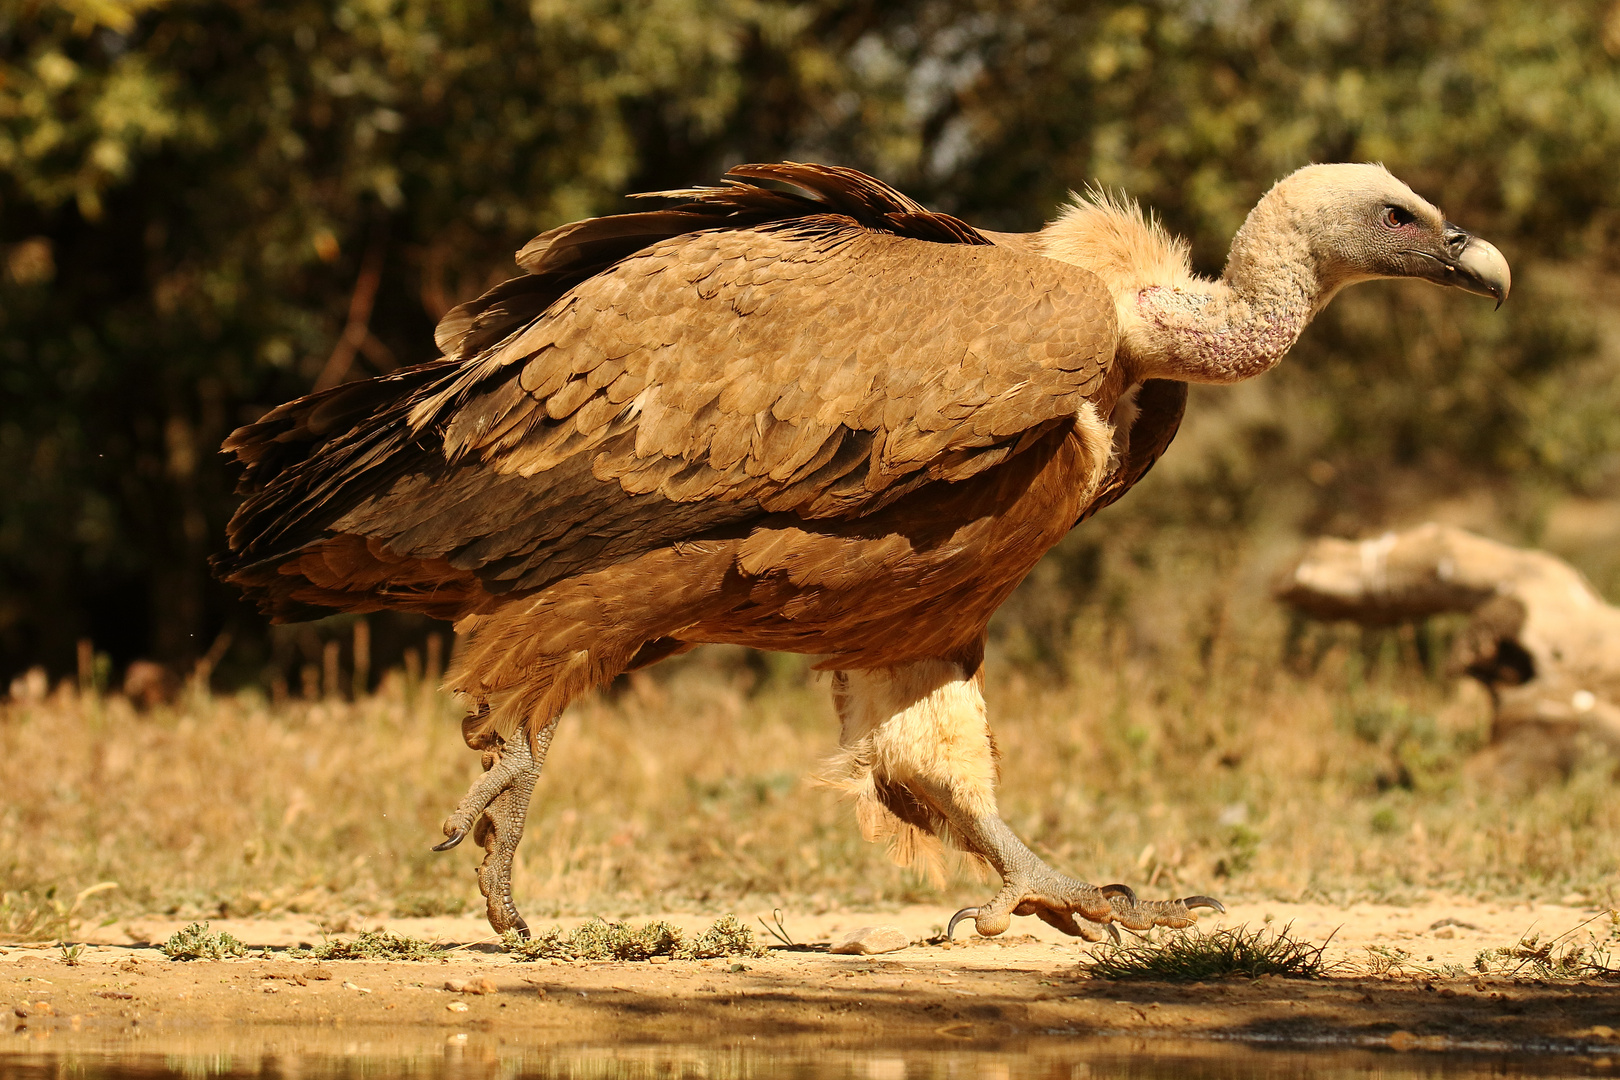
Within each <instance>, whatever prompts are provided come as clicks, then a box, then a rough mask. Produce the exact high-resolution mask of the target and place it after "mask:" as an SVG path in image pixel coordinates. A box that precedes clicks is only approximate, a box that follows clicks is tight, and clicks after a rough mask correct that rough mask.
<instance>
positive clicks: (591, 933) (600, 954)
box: [501, 915, 765, 960]
mask: <svg viewBox="0 0 1620 1080" xmlns="http://www.w3.org/2000/svg"><path fill="white" fill-rule="evenodd" d="M501 942H502V944H504V945H505V946H506V951H507V952H510V953H514V954H516V955H517V957H518V958H519V959H521V960H650V959H652V958H653V957H655V956H668V957H670V958H671V959H675V960H707V959H712V958H716V957H721V956H763V955H764V953H765V950H764V949H762V948H760V946H759V945H758V944H757V943H756V942H755V941H754V932H753V931H752V930H750V929H749V928H748V927H746V926H744V925H743V924H742V922H741V921H739V920H738V919H737V917H736V916H735V915H724V916H721V917H720V919H718V920H717V921H716V922H715V924H714V925H713V926H711V927H709V928H708V929H707V930H705V931H703V932H702V933H701V934H698V935H697V936H696V937H694V938H692V939H690V940H687V938H686V935H685V933H684V932H683V931H682V930H681V928H680V927H678V926H672V925H670V924H669V923H667V922H664V921H662V920H660V921H658V922H650V923H643V924H641V925H639V926H637V925H634V924H631V923H615V922H608V921H606V920H604V919H596V920H594V921H592V922H588V923H586V924H584V925H583V926H579V927H576V928H575V929H573V930H568V931H565V930H564V929H563V928H562V927H560V926H554V927H552V928H551V929H550V930H545V931H542V932H541V933H538V934H536V935H535V936H534V937H532V938H530V939H529V940H528V941H524V940H523V939H522V938H520V937H518V935H517V934H516V932H514V931H511V930H508V931H507V932H506V933H505V934H504V935H502V937H501Z"/></svg>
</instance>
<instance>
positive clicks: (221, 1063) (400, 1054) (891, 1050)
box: [0, 1032, 1620, 1080]
mask: <svg viewBox="0 0 1620 1080" xmlns="http://www.w3.org/2000/svg"><path fill="white" fill-rule="evenodd" d="M440 1038H442V1037H440V1036H435V1037H433V1041H431V1042H429V1041H426V1040H419V1039H413V1038H412V1037H411V1035H409V1034H406V1035H398V1036H396V1035H391V1034H389V1033H374V1034H371V1035H367V1036H363V1037H353V1038H345V1037H344V1035H343V1034H342V1033H340V1032H333V1033H330V1034H329V1035H324V1036H321V1035H317V1036H316V1037H315V1038H313V1039H311V1038H309V1037H307V1036H305V1035H301V1034H300V1033H295V1032H288V1033H286V1034H284V1035H281V1036H279V1037H278V1036H275V1035H267V1036H265V1037H263V1038H260V1039H256V1040H253V1042H252V1044H245V1043H233V1042H232V1041H231V1040H229V1039H219V1038H213V1039H210V1037H209V1036H206V1035H202V1034H199V1035H198V1036H197V1037H196V1040H195V1043H192V1042H191V1041H189V1040H186V1039H179V1040H176V1039H172V1038H171V1039H164V1040H158V1041H154V1042H156V1043H158V1044H155V1045H145V1044H143V1040H139V1039H127V1040H123V1041H122V1043H113V1042H106V1043H102V1044H100V1045H89V1044H85V1045H73V1046H69V1045H54V1046H45V1045H29V1046H25V1047H19V1046H15V1045H14V1046H10V1047H4V1048H0V1077H4V1078H5V1080H46V1078H49V1080H63V1078H84V1080H166V1078H169V1077H175V1078H182V1080H204V1078H212V1077H219V1078H236V1077H241V1078H247V1077H255V1078H265V1080H349V1078H354V1080H361V1078H364V1080H380V1078H388V1077H409V1078H423V1080H525V1078H531V1077H532V1078H534V1080H688V1078H691V1080H698V1078H702V1080H743V1078H749V1077H772V1078H778V1077H780V1078H784V1080H1073V1078H1078V1077H1087V1078H1092V1077H1096V1078H1102V1077H1109V1078H1113V1077H1119V1078H1122V1080H1170V1078H1174V1080H1237V1078H1243V1080H1251V1078H1252V1080H1272V1078H1277V1080H1282V1078H1285V1077H1286V1078H1289V1080H1292V1078H1295V1077H1313V1078H1323V1080H1335V1078H1340V1077H1345V1078H1348V1077H1386V1078H1391V1080H1394V1078H1407V1077H1411V1078H1418V1077H1424V1078H1428V1077H1435V1078H1439V1077H1446V1078H1455V1080H1474V1078H1483V1077H1515V1076H1523V1077H1566V1076H1567V1077H1592V1076H1620V1067H1617V1063H1616V1062H1615V1061H1613V1060H1611V1059H1608V1058H1573V1057H1567V1056H1556V1057H1532V1056H1502V1055H1439V1054H1396V1053H1393V1052H1373V1051H1366V1050H1309V1051H1307V1050H1300V1049H1270V1048H1257V1047H1254V1046H1247V1045H1236V1044H1231V1045H1224V1044H1210V1043H1168V1042H1164V1041H1161V1040H1132V1039H1110V1040H1085V1041H1077V1040H1073V1039H1031V1040H1024V1041H1019V1042H1008V1043H1004V1044H1001V1045H997V1046H994V1047H978V1046H952V1045H938V1044H934V1045H919V1046H892V1047H882V1046H874V1045H848V1046H840V1045H832V1044H829V1043H827V1042H826V1041H823V1040H805V1041H803V1042H782V1041H777V1042H773V1043H770V1044H762V1043H760V1042H758V1041H756V1040H753V1039H748V1038H746V1037H745V1038H741V1039H739V1040H738V1041H736V1042H734V1043H730V1044H727V1045H706V1046H682V1045H663V1044H660V1045H631V1046H570V1047H564V1046H539V1045H523V1044H521V1043H512V1042H505V1041H502V1040H501V1039H499V1038H497V1037H494V1036H490V1035H464V1034H452V1035H450V1036H449V1037H448V1039H446V1040H444V1041H443V1042H442V1043H441V1042H438V1039H440ZM210 1041H213V1042H216V1043H218V1044H219V1045H217V1046H214V1047H213V1048H212V1049H210V1048H209V1046H208V1043H209V1042H210ZM818 1043H820V1045H818Z"/></svg>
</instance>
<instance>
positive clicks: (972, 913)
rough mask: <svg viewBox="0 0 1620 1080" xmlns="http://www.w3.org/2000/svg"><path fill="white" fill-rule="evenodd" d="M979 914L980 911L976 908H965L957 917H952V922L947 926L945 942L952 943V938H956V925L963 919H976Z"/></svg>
mask: <svg viewBox="0 0 1620 1080" xmlns="http://www.w3.org/2000/svg"><path fill="white" fill-rule="evenodd" d="M978 914H979V909H978V908H976V907H965V908H963V909H962V910H961V911H958V912H957V913H956V914H955V915H952V916H951V921H950V922H948V923H946V924H945V940H946V941H950V940H951V938H953V937H955V936H956V924H957V923H959V922H961V921H962V920H963V919H972V918H976V917H977V916H978Z"/></svg>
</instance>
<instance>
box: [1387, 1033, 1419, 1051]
mask: <svg viewBox="0 0 1620 1080" xmlns="http://www.w3.org/2000/svg"><path fill="white" fill-rule="evenodd" d="M1388 1042H1389V1048H1390V1049H1391V1050H1400V1051H1403V1052H1404V1051H1407V1050H1411V1049H1412V1048H1414V1047H1415V1046H1417V1044H1418V1037H1417V1036H1416V1035H1414V1034H1412V1033H1411V1032H1410V1031H1392V1032H1390V1033H1389V1040H1388Z"/></svg>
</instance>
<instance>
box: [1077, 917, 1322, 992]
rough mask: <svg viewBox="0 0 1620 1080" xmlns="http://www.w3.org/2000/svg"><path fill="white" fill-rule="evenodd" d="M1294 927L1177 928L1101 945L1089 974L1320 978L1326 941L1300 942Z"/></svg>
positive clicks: (1153, 977)
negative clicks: (1158, 936)
mask: <svg viewBox="0 0 1620 1080" xmlns="http://www.w3.org/2000/svg"><path fill="white" fill-rule="evenodd" d="M1290 929H1291V927H1288V926H1285V927H1283V928H1282V929H1281V930H1278V931H1275V932H1274V931H1271V930H1267V929H1265V928H1264V927H1262V928H1261V929H1259V930H1247V929H1246V928H1244V927H1242V926H1237V927H1233V928H1232V929H1230V930H1217V931H1215V932H1214V933H1212V934H1205V933H1200V932H1199V931H1196V930H1177V931H1172V932H1171V935H1170V936H1169V937H1167V938H1166V939H1165V940H1164V941H1162V942H1155V941H1142V942H1140V943H1137V944H1132V945H1103V946H1100V947H1098V948H1096V949H1093V950H1092V962H1091V965H1090V974H1091V975H1092V976H1093V977H1094V978H1098V979H1144V980H1153V981H1158V982H1200V981H1203V980H1207V979H1222V978H1226V977H1228V976H1232V975H1241V976H1244V977H1246V978H1250V979H1258V978H1260V977H1261V976H1262V975H1281V976H1285V977H1287V978H1293V979H1317V978H1321V977H1322V976H1323V975H1324V974H1326V972H1327V965H1326V964H1325V963H1324V962H1323V960H1322V954H1323V953H1324V951H1326V949H1327V945H1326V943H1323V944H1321V945H1312V944H1310V943H1308V942H1304V941H1299V940H1297V939H1296V938H1294V937H1293V936H1292V935H1291V934H1290V933H1289V930H1290Z"/></svg>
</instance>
